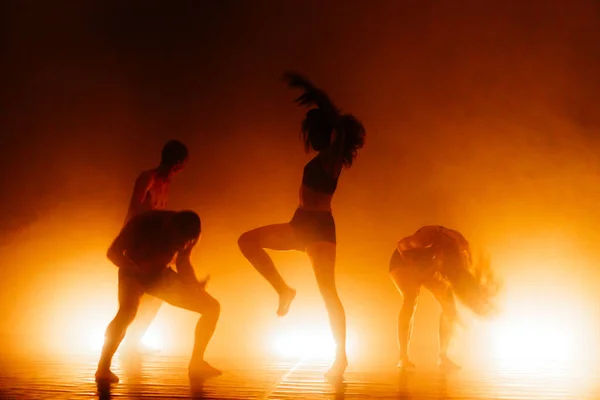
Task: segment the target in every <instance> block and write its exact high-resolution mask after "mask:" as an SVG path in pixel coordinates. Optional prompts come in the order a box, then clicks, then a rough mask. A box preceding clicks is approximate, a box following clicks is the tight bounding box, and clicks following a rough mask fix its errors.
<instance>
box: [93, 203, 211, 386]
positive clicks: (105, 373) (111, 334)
mask: <svg viewBox="0 0 600 400" xmlns="http://www.w3.org/2000/svg"><path fill="white" fill-rule="evenodd" d="M200 233H201V225H200V218H199V217H198V215H197V214H196V213H194V212H193V211H181V212H175V211H164V210H156V211H148V212H146V213H143V214H140V215H137V216H135V217H133V218H132V219H131V220H130V221H129V222H128V223H127V224H126V225H125V227H124V228H123V229H122V230H121V233H120V234H119V236H118V237H117V238H116V239H115V241H114V242H113V244H112V245H111V246H110V249H109V250H108V253H107V257H108V259H109V260H110V261H111V262H112V263H113V264H115V265H116V266H117V267H118V268H119V311H118V312H117V315H116V316H115V318H114V319H113V320H112V321H111V323H110V324H109V325H108V328H107V329H106V335H105V341H104V347H103V348H102V356H101V357H100V361H99V363H98V370H97V371H96V382H98V383H105V384H106V383H108V384H110V383H116V382H118V381H119V378H118V377H117V376H116V375H115V374H114V373H112V372H111V370H110V367H111V363H112V358H113V355H114V354H115V352H116V351H117V348H118V347H119V344H120V343H121V341H122V340H123V337H124V336H125V332H126V330H127V327H128V326H129V325H130V324H131V322H133V320H134V318H135V315H136V313H137V311H138V307H139V305H140V300H141V299H142V296H143V295H144V294H145V293H147V294H150V295H152V296H156V297H158V298H160V299H161V300H163V301H166V302H167V303H169V304H172V305H173V306H175V307H180V308H183V309H186V310H189V311H193V312H197V313H199V314H202V317H201V318H200V320H199V321H198V324H197V326H196V335H195V342H194V350H193V352H192V358H191V360H190V365H189V377H190V380H203V379H206V378H209V377H212V376H217V375H220V371H219V370H217V369H216V368H214V367H212V366H211V365H209V364H208V363H207V362H206V361H204V352H205V350H206V346H207V345H208V342H209V341H210V339H211V337H212V335H213V332H214V330H215V327H216V325H217V321H218V319H219V314H220V305H219V303H218V302H217V300H215V299H214V298H213V297H212V296H211V295H209V294H208V293H207V292H206V281H198V279H197V278H196V274H195V273H194V267H193V266H192V264H191V262H190V255H191V253H192V250H193V248H194V246H195V245H196V243H197V242H198V240H199V239H200ZM174 258H175V260H176V261H175V265H176V267H177V272H175V271H173V270H172V269H171V268H169V264H170V263H171V260H173V259H174Z"/></svg>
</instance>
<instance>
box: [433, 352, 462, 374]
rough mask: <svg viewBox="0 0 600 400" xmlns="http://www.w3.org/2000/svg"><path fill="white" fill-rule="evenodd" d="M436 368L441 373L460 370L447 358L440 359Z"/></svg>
mask: <svg viewBox="0 0 600 400" xmlns="http://www.w3.org/2000/svg"><path fill="white" fill-rule="evenodd" d="M438 367H439V368H440V369H441V370H442V372H453V371H458V370H459V369H460V365H458V364H455V363H454V362H453V361H452V360H450V359H449V358H448V357H447V356H441V357H440V359H439V361H438Z"/></svg>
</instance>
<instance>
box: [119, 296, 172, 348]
mask: <svg viewBox="0 0 600 400" xmlns="http://www.w3.org/2000/svg"><path fill="white" fill-rule="evenodd" d="M162 304H163V301H162V300H160V299H158V298H156V297H154V296H151V295H149V294H145V295H144V296H143V297H142V300H141V302H140V307H139V309H138V312H137V315H136V318H135V320H134V321H133V323H132V324H131V326H130V327H129V329H128V334H127V336H126V337H125V342H124V343H123V345H124V346H125V347H126V348H127V353H131V354H136V353H139V352H140V351H144V347H143V346H142V344H141V341H142V338H143V337H144V335H145V334H146V332H147V331H148V328H149V327H150V325H151V324H152V321H154V319H155V318H156V315H157V314H158V311H159V310H160V307H161V306H162ZM147 350H148V351H151V350H152V349H147Z"/></svg>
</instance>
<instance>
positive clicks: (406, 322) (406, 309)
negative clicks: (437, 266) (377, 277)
mask: <svg viewBox="0 0 600 400" xmlns="http://www.w3.org/2000/svg"><path fill="white" fill-rule="evenodd" d="M390 277H391V278H392V281H393V282H394V284H395V285H396V288H398V290H399V291H400V293H401V294H402V307H401V308H400V313H399V315H398V348H399V349H400V361H399V362H398V367H400V368H414V366H415V365H414V364H413V363H412V362H411V361H410V359H409V356H408V347H409V343H410V337H411V335H412V330H413V317H414V314H415V310H416V308H417V304H418V298H419V292H420V290H421V285H420V284H419V282H418V280H417V279H416V277H415V276H413V275H412V273H411V270H409V269H407V267H399V268H396V269H393V270H392V271H391V272H390Z"/></svg>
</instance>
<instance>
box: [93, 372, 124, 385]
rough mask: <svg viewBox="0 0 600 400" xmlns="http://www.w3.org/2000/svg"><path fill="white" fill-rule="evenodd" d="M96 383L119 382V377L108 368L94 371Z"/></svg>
mask: <svg viewBox="0 0 600 400" xmlns="http://www.w3.org/2000/svg"><path fill="white" fill-rule="evenodd" d="M96 383H99V384H111V383H119V377H118V376H117V375H115V374H113V373H112V371H111V370H110V369H105V370H100V369H99V370H97V371H96Z"/></svg>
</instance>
